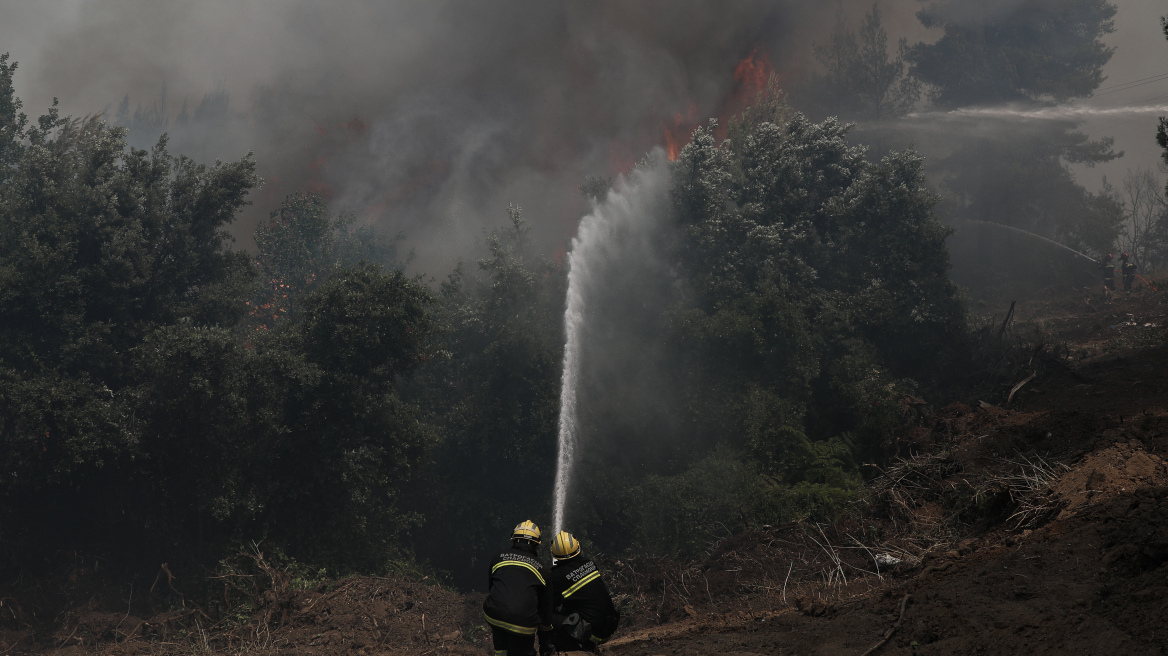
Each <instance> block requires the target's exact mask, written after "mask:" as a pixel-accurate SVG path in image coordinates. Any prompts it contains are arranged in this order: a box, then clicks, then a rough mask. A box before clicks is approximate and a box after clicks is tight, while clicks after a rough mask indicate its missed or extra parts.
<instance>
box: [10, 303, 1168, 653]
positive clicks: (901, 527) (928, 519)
mask: <svg viewBox="0 0 1168 656" xmlns="http://www.w3.org/2000/svg"><path fill="white" fill-rule="evenodd" d="M1017 317H1018V323H1017V324H1015V326H1014V328H1012V329H1007V331H1005V333H1003V334H1004V335H1005V336H1006V338H1009V337H1010V335H1009V333H1010V332H1011V330H1012V331H1013V332H1014V333H1015V335H1014V337H1015V338H1017V340H1018V342H1019V344H1020V346H1019V349H1018V352H1019V353H1022V356H1021V357H1020V358H1015V359H1014V360H1012V361H1011V362H1012V363H1013V364H1008V365H1001V363H987V368H991V367H994V366H998V367H1001V366H1005V369H1004V371H1005V375H1004V378H1003V379H1004V380H1006V381H1007V382H1005V383H999V384H997V385H996V386H990V387H987V388H986V390H985V395H984V396H983V397H982V398H981V399H979V400H980V401H981V402H974V403H971V404H970V405H963V404H953V405H950V406H948V407H944V408H930V407H929V406H928V405H927V404H925V403H924V402H921V401H919V400H917V399H911V398H906V399H905V400H904V411H905V417H906V427H905V429H904V431H903V433H902V434H901V435H899V436H898V442H897V449H898V450H899V453H900V454H901V458H900V459H898V460H896V461H894V463H893V464H892V465H890V466H888V467H887V468H886V469H884V470H881V472H880V475H879V476H878V477H877V478H876V479H875V480H874V481H873V482H872V484H871V486H870V489H869V493H868V494H867V495H866V497H865V499H864V500H863V501H862V502H861V503H859V504H858V505H857V507H856V509H855V512H853V513H851V515H850V518H849V519H846V520H843V521H841V522H840V523H839V524H837V525H833V526H818V525H813V524H805V523H804V524H790V525H785V526H761V527H755V528H753V529H751V530H748V531H746V532H745V533H742V534H739V535H736V536H734V537H731V538H728V539H725V540H723V541H722V542H720V543H719V544H717V545H716V546H715V548H714V549H713V550H712V552H711V554H710V555H709V557H707V558H706V559H705V560H704V561H702V562H692V563H679V562H675V561H668V560H659V561H646V560H638V561H632V562H622V561H617V560H612V561H609V562H607V563H606V566H605V570H606V571H607V574H608V578H609V581H610V585H611V586H612V587H613V589H614V590H615V591H617V592H618V593H619V594H618V598H619V601H620V603H621V604H622V606H623V608H624V612H625V621H624V623H623V626H622V628H621V630H620V631H619V632H618V634H617V636H616V637H615V638H614V640H613V641H612V642H610V643H609V644H608V645H606V646H605V647H604V648H603V650H602V651H603V653H607V654H613V655H622V656H623V655H627V656H657V655H666V654H732V655H737V656H748V655H756V654H768V655H769V654H849V655H851V654H854V655H856V656H860V655H863V654H867V653H868V652H869V650H870V649H871V648H873V647H874V646H876V645H877V644H878V643H880V646H879V648H878V649H876V650H875V651H874V652H872V653H879V654H904V655H907V654H983V653H984V654H998V653H1011V654H1013V653H1036V654H1043V653H1049V654H1165V653H1168V564H1166V563H1168V462H1166V460H1165V459H1168V331H1166V330H1168V329H1166V328H1165V326H1166V325H1168V304H1166V299H1165V298H1163V297H1162V296H1160V295H1158V294H1150V293H1145V294H1141V295H1136V296H1132V297H1126V296H1122V295H1120V296H1118V297H1117V298H1116V299H1114V300H1113V301H1112V302H1111V303H1105V302H1103V300H1102V299H1101V298H1098V297H1094V298H1086V297H1085V298H1080V299H1069V300H1064V301H1062V302H1058V303H1055V302H1047V303H1044V304H1020V305H1019V308H1018V310H1017ZM996 321H999V322H1000V321H1001V316H999V317H997V318H996ZM1023 345H1024V346H1025V348H1023ZM1025 349H1029V351H1027V350H1025ZM1010 367H1013V369H1011V368H1010ZM1030 374H1034V377H1033V378H1030ZM1022 381H1026V383H1025V384H1024V385H1022V386H1021V387H1019V388H1018V389H1017V391H1015V392H1014V394H1013V397H1012V398H1011V397H1010V390H1011V389H1013V387H1014V385H1016V384H1017V383H1020V382H1022ZM1007 400H1009V403H1007ZM256 563H257V565H258V569H253V570H251V573H250V574H246V575H245V574H240V575H239V576H247V577H252V578H250V579H248V581H250V582H251V583H252V584H253V585H254V584H255V582H256V581H262V582H263V583H264V585H260V586H258V587H254V590H256V591H258V592H256V593H255V594H254V595H253V600H254V604H252V605H247V604H240V603H239V602H238V601H235V602H233V601H232V599H234V597H232V595H236V597H238V596H239V594H238V593H242V592H243V590H242V589H241V586H243V581H242V580H226V579H225V580H224V582H223V586H224V598H225V602H224V603H225V604H226V605H227V606H229V607H232V608H234V611H233V612H232V613H227V614H222V613H221V614H220V615H222V617H220V619H219V620H218V621H217V622H212V621H211V619H210V618H209V617H208V615H207V614H205V613H204V612H203V611H202V610H200V609H198V608H196V607H193V606H189V607H188V606H184V605H183V604H182V603H175V600H174V599H171V600H170V601H169V603H168V604H165V609H163V610H152V609H150V608H147V607H145V606H142V604H141V603H140V602H139V603H138V605H135V603H134V602H133V598H132V593H131V599H130V600H127V599H125V594H124V592H119V593H118V594H112V595H111V594H106V595H104V596H103V595H99V594H96V593H95V594H77V593H75V594H73V596H71V597H69V603H68V604H66V605H65V606H62V607H52V609H53V610H52V612H51V613H50V612H48V611H47V610H46V609H48V608H50V607H51V606H41V607H40V609H41V610H40V612H39V615H38V613H37V612H36V609H35V608H34V606H35V604H33V602H32V601H28V600H26V599H25V598H24V597H22V596H21V595H20V594H18V593H16V592H13V591H11V590H4V589H0V654H9V653H11V654H18V653H37V654H54V655H62V656H63V655H65V654H82V653H100V654H127V655H131V654H133V655H137V654H161V653H168V654H169V653H182V654H188V653H201V654H227V653H232V654H236V653H275V652H281V653H297V654H305V655H308V654H350V655H352V656H372V655H374V654H488V653H490V652H489V650H488V647H489V637H488V634H487V632H486V629H485V627H484V626H483V625H482V620H481V614H480V613H479V610H478V609H479V604H480V603H481V596H480V595H464V594H460V593H457V592H455V591H451V590H449V589H446V588H444V587H441V586H438V585H433V584H431V582H430V581H427V580H423V581H418V580H416V579H412V578H408V577H404V576H402V577H387V578H368V577H366V578H355V579H348V580H343V581H336V582H322V583H319V584H317V585H315V587H312V588H310V589H304V590H297V589H294V588H295V587H297V586H295V585H293V584H292V581H291V577H289V576H288V575H286V574H283V573H281V572H278V571H275V570H272V569H270V568H267V566H266V565H265V564H264V563H263V562H262V560H257V561H256ZM87 567H88V566H86V565H84V564H75V565H74V566H73V568H72V571H70V572H66V573H64V574H63V575H62V576H61V577H58V578H57V579H54V580H53V581H50V582H49V583H45V584H44V586H50V587H51V586H53V585H55V586H57V587H59V588H61V589H65V588H68V587H69V586H70V585H73V583H70V581H76V580H77V579H78V578H80V579H85V578H86V572H87V571H88V570H87ZM161 580H162V581H163V582H164V583H165V582H166V579H165V578H163V579H161ZM155 584H156V585H161V584H159V583H158V581H155ZM44 586H42V587H44ZM58 597H60V595H58ZM232 603H236V605H235V606H231V604H232ZM217 617H219V615H217ZM890 632H891V633H890ZM885 636H887V637H888V640H887V641H886V642H884V643H881V640H882V639H883V638H884V637H885Z"/></svg>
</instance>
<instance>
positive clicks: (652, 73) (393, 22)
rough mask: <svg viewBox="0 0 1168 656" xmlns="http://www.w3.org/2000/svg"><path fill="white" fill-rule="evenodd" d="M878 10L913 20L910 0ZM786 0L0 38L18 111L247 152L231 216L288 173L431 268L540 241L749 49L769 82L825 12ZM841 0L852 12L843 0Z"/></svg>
mask: <svg viewBox="0 0 1168 656" xmlns="http://www.w3.org/2000/svg"><path fill="white" fill-rule="evenodd" d="M893 4H894V6H893V7H886V8H885V12H886V15H887V21H888V23H889V25H890V29H892V30H893V31H897V30H899V29H900V28H903V29H905V30H911V29H917V30H920V29H921V28H920V26H919V25H918V24H917V23H916V21H915V18H913V12H914V11H915V10H916V9H917V8H918V5H917V4H916V3H915V2H909V1H904V2H897V3H893ZM868 6H869V3H867V2H862V1H858V0H849V1H848V2H845V3H841V4H839V5H838V6H836V5H832V4H831V3H824V4H823V6H815V7H809V6H808V3H804V2H798V1H797V0H783V1H780V2H775V1H773V0H734V1H733V2H729V3H723V2H718V3H714V2H705V1H702V0H646V1H643V2H636V3H629V2H621V1H619V0H599V1H595V0H590V1H585V0H568V1H565V2H552V3H549V2H538V1H534V0H517V1H512V2H506V3H482V2H473V1H471V0H431V1H428V2H405V1H397V2H372V1H361V0H342V1H340V2H330V3H323V2H313V1H308V0H251V1H249V2H238V1H236V0H198V1H195V2H185V3H157V2H146V1H144V0H70V1H67V2H60V3H26V2H21V1H20V0H0V11H2V13H3V15H4V17H5V21H4V23H3V25H2V26H0V51H5V50H7V51H10V52H11V53H12V56H13V59H15V60H17V61H20V62H21V70H20V72H19V73H18V78H17V84H18V92H19V93H20V94H21V95H22V96H23V97H24V98H25V100H26V109H27V110H28V111H30V113H35V112H36V111H38V110H39V109H40V108H42V107H44V106H47V104H48V103H49V102H50V100H51V97H52V96H59V97H61V100H62V103H63V108H64V110H65V111H66V113H70V114H74V115H84V114H90V113H94V112H97V111H103V110H104V111H105V112H106V113H107V118H109V119H110V120H117V121H119V122H121V123H123V124H127V125H129V126H130V127H131V129H132V134H131V140H132V142H133V143H134V144H135V145H137V146H140V147H141V146H147V145H149V144H150V143H152V142H153V141H154V140H155V139H156V138H157V136H158V135H159V134H160V133H161V132H163V131H168V132H169V133H170V134H171V138H172V144H171V145H172V147H171V150H172V152H182V153H186V154H189V155H191V156H193V157H195V158H196V159H199V160H204V161H205V160H213V159H215V158H222V159H227V158H236V157H239V156H241V155H243V154H244V153H245V152H247V151H248V150H253V151H254V152H255V153H256V157H257V159H258V161H259V164H260V168H261V174H262V175H263V176H264V177H265V178H266V180H267V184H266V187H265V189H264V190H263V191H262V192H261V193H260V194H258V195H257V196H256V197H255V201H256V203H255V206H254V207H253V208H252V209H251V210H250V215H249V216H246V217H245V218H244V220H243V221H240V222H239V224H238V225H237V227H236V230H237V236H238V237H240V239H241V244H242V245H245V246H246V245H249V244H250V234H251V231H252V230H253V229H254V226H255V222H256V221H257V220H258V219H259V218H260V217H264V216H266V213H267V212H268V211H270V210H271V209H273V208H274V207H275V206H276V205H277V204H278V203H279V201H280V200H281V199H283V197H284V196H285V195H286V194H288V193H291V192H293V191H298V190H302V189H310V190H315V191H319V192H321V193H323V194H325V195H326V196H328V197H329V198H330V200H331V201H332V207H333V209H334V210H338V211H339V210H343V211H353V212H356V213H357V214H358V215H359V216H362V217H365V218H366V219H368V220H370V221H374V222H377V223H378V224H379V225H380V226H381V227H382V228H383V229H385V230H386V231H387V232H390V233H397V232H399V231H400V232H403V233H404V234H405V236H406V239H407V243H409V244H410V245H412V246H414V247H415V248H416V249H417V253H418V256H419V258H418V261H417V263H416V264H417V266H418V268H420V269H423V270H431V271H434V270H435V268H436V267H442V266H446V265H449V264H450V263H451V262H453V260H454V259H456V258H457V257H459V256H462V255H465V254H467V252H468V251H469V249H470V248H471V247H472V246H473V244H474V242H475V241H476V240H478V239H479V238H480V237H481V235H482V231H483V229H484V228H486V227H490V226H493V225H498V224H501V223H503V222H504V221H505V219H506V212H505V208H506V206H507V204H508V203H509V202H514V203H518V204H521V205H523V206H524V208H525V210H526V212H525V213H526V215H527V216H529V217H531V218H532V221H533V224H534V228H535V237H536V238H537V240H539V243H541V244H542V245H543V246H544V247H545V248H547V249H548V251H549V252H550V251H551V249H554V248H556V247H558V246H562V245H563V244H564V243H565V242H566V241H567V239H568V238H569V237H570V236H571V235H572V234H573V232H574V230H575V226H576V222H577V220H578V219H579V217H580V216H581V214H582V213H583V212H584V211H586V209H587V208H586V205H585V201H584V199H583V198H582V197H581V194H580V193H579V192H578V191H577V186H578V185H579V184H580V183H581V182H582V180H583V178H584V177H585V176H587V175H603V176H613V175H616V174H618V173H620V172H623V171H626V170H627V169H628V167H629V166H630V165H631V164H632V163H633V162H634V161H636V160H637V159H639V158H640V156H641V155H642V154H643V153H645V152H647V151H648V150H649V149H650V148H652V147H654V146H655V145H658V144H660V143H662V141H663V136H664V133H665V131H666V130H674V131H677V132H680V135H679V136H681V137H682V138H683V140H684V139H686V138H688V129H690V127H691V126H694V125H697V124H698V123H701V122H704V121H705V119H706V118H709V117H713V116H719V115H724V114H725V113H727V112H730V111H732V110H734V109H735V108H736V105H735V103H736V102H738V103H741V102H744V98H741V97H737V96H741V95H742V94H743V93H744V89H743V88H742V81H741V80H737V81H736V80H735V76H734V71H735V68H736V66H737V65H738V64H739V63H740V62H741V61H742V60H744V59H746V58H749V57H751V55H752V53H754V57H755V61H757V62H760V63H765V62H769V63H772V64H774V65H775V67H776V70H777V72H778V74H779V75H780V76H781V80H780V81H781V83H782V84H786V83H788V82H791V81H794V79H795V78H797V77H798V75H799V74H800V71H801V70H802V68H803V67H804V66H805V65H806V57H807V56H808V55H809V53H810V46H811V42H812V41H813V40H815V39H816V38H819V37H818V36H817V35H820V34H824V33H826V32H827V30H829V29H830V27H831V25H832V24H833V21H834V17H835V13H836V11H837V10H839V11H845V12H851V13H853V14H855V15H856V16H859V15H861V14H862V13H863V11H864V10H866V9H867V7H868ZM852 10H855V11H852Z"/></svg>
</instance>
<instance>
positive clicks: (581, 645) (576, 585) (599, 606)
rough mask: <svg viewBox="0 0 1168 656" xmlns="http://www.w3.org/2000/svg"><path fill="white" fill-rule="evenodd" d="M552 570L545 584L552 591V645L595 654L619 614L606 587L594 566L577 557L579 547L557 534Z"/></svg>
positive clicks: (567, 535) (569, 536)
mask: <svg viewBox="0 0 1168 656" xmlns="http://www.w3.org/2000/svg"><path fill="white" fill-rule="evenodd" d="M552 556H554V557H555V559H556V564H555V565H554V566H553V567H552V571H551V579H550V580H549V582H548V584H549V585H550V586H551V591H552V625H553V626H554V627H555V633H553V634H552V642H553V644H554V645H555V647H556V649H557V650H558V651H587V652H594V651H596V646H597V645H599V644H602V643H604V642H605V641H607V640H608V639H609V638H610V637H612V634H613V632H615V631H616V627H617V624H619V623H620V611H618V610H617V609H616V606H615V605H613V603H612V597H611V596H610V595H609V593H608V586H606V585H604V579H602V578H601V577H600V570H599V569H597V568H596V563H595V562H593V561H592V560H590V559H588V558H585V557H584V556H582V555H581V554H580V543H579V542H578V541H577V540H576V538H574V537H572V534H571V533H569V532H567V531H560V532H559V534H557V535H556V539H555V541H554V542H553V543H552Z"/></svg>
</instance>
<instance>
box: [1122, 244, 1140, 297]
mask: <svg viewBox="0 0 1168 656" xmlns="http://www.w3.org/2000/svg"><path fill="white" fill-rule="evenodd" d="M1129 259H1130V256H1128V254H1127V253H1124V254H1123V255H1120V256H1119V260H1120V265H1119V271H1120V273H1122V274H1123V291H1125V292H1130V291H1131V288H1132V283H1134V282H1135V281H1136V265H1135V264H1133V263H1132V262H1130V261H1128V260H1129Z"/></svg>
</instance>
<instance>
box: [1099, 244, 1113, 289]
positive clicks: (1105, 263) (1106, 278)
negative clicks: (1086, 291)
mask: <svg viewBox="0 0 1168 656" xmlns="http://www.w3.org/2000/svg"><path fill="white" fill-rule="evenodd" d="M1114 259H1115V256H1114V255H1112V254H1111V253H1108V254H1107V255H1104V256H1103V259H1102V260H1100V261H1099V268H1100V269H1102V270H1103V286H1104V287H1105V288H1107V289H1109V290H1112V291H1114V290H1115V264H1113V263H1112V261H1113V260H1114Z"/></svg>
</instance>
